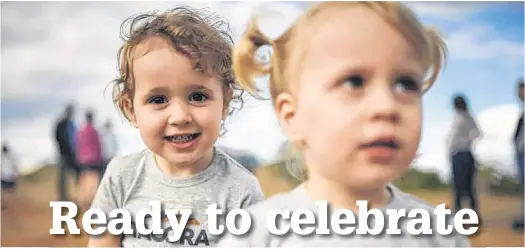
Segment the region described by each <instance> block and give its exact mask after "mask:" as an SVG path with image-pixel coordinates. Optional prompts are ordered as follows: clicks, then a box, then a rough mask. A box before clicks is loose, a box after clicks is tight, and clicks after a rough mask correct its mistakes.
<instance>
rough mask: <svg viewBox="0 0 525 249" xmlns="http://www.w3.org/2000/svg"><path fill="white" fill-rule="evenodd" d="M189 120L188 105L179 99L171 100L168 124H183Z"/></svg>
mask: <svg viewBox="0 0 525 249" xmlns="http://www.w3.org/2000/svg"><path fill="white" fill-rule="evenodd" d="M191 121H192V117H191V114H190V112H189V108H188V106H187V105H186V104H184V103H182V102H181V101H174V102H172V106H171V108H170V117H169V120H168V122H169V124H171V125H183V124H187V123H190V122H191Z"/></svg>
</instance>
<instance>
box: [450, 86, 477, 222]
mask: <svg viewBox="0 0 525 249" xmlns="http://www.w3.org/2000/svg"><path fill="white" fill-rule="evenodd" d="M453 105H454V110H455V114H454V121H453V124H452V129H451V131H450V134H449V137H448V146H449V153H450V156H451V162H452V175H453V183H454V184H453V186H454V197H455V208H456V212H457V211H459V210H460V209H461V200H462V197H463V195H464V194H466V195H467V196H468V198H469V199H470V206H471V208H472V209H473V210H474V211H475V212H476V213H477V214H478V217H480V213H479V210H478V201H477V196H476V191H475V190H476V187H475V185H476V177H475V176H476V161H475V159H474V156H473V154H472V144H473V142H474V141H475V140H476V139H478V138H479V137H480V136H481V132H480V130H479V128H478V125H477V124H476V121H475V120H474V118H473V117H472V115H471V114H470V111H469V108H468V105H467V100H466V97H465V96H464V95H463V94H457V95H456V96H455V97H454V98H453ZM480 221H481V218H480ZM480 223H481V222H480Z"/></svg>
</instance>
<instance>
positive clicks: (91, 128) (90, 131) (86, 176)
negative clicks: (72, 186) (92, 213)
mask: <svg viewBox="0 0 525 249" xmlns="http://www.w3.org/2000/svg"><path fill="white" fill-rule="evenodd" d="M77 160H78V163H79V165H80V168H81V171H82V172H81V175H80V184H79V188H78V195H77V198H78V201H79V204H80V207H81V208H87V207H88V206H89V205H90V204H91V200H92V199H93V197H94V195H95V192H96V190H97V188H98V183H99V182H100V177H101V175H102V162H103V159H102V145H101V143H100V137H99V134H98V132H97V130H96V129H95V125H94V122H93V111H91V110H88V111H87V112H86V123H85V124H84V125H83V126H82V128H81V129H80V130H79V131H78V134H77Z"/></svg>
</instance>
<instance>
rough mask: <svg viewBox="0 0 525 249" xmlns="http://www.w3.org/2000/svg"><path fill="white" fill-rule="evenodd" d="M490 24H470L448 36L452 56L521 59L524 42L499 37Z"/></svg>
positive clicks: (484, 58)
mask: <svg viewBox="0 0 525 249" xmlns="http://www.w3.org/2000/svg"><path fill="white" fill-rule="evenodd" d="M495 34H497V32H496V31H495V30H493V29H492V28H491V27H490V26H469V27H465V28H462V29H459V30H457V31H455V32H453V33H451V34H450V35H448V37H447V38H446V42H447V45H448V47H449V52H450V56H451V58H454V59H465V60H488V59H491V60H493V61H505V60H511V61H516V62H518V61H521V62H523V57H524V56H525V49H524V47H523V43H522V42H513V41H509V40H506V39H504V38H501V37H499V36H498V35H495Z"/></svg>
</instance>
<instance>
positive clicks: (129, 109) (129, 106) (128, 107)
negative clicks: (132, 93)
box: [122, 98, 137, 128]
mask: <svg viewBox="0 0 525 249" xmlns="http://www.w3.org/2000/svg"><path fill="white" fill-rule="evenodd" d="M122 107H123V108H122V109H124V115H126V118H128V120H129V122H130V123H131V125H133V127H135V128H137V119H136V117H135V112H134V111H133V103H131V100H129V98H125V99H123V100H122Z"/></svg>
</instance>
